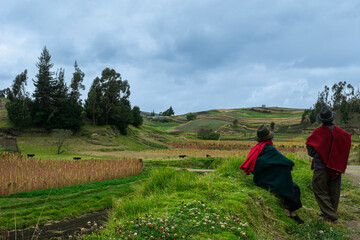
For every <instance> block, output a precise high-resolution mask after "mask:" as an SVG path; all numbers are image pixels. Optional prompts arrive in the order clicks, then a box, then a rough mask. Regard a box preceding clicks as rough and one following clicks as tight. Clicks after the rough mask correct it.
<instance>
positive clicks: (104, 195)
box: [0, 173, 147, 234]
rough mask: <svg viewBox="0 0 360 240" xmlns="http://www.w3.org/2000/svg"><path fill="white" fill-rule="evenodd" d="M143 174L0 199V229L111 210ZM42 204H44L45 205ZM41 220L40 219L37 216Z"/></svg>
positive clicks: (143, 177) (142, 177) (18, 194)
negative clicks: (116, 201)
mask: <svg viewBox="0 0 360 240" xmlns="http://www.w3.org/2000/svg"><path fill="white" fill-rule="evenodd" d="M146 177H147V174H146V173H143V174H140V175H137V176H133V177H127V178H120V179H114V180H108V181H101V182H94V183H88V184H79V185H74V186H68V187H62V188H53V189H44V190H37V191H31V192H23V193H17V194H12V195H10V196H7V197H0V206H1V208H0V230H1V233H3V234H4V233H6V231H7V230H8V229H14V228H15V216H16V225H17V228H18V229H19V228H24V227H28V226H34V225H35V224H36V223H37V221H38V220H39V221H40V224H44V223H46V222H49V221H55V220H63V219H66V218H72V217H76V216H80V215H82V214H85V213H88V212H94V211H98V210H102V209H106V208H112V207H113V200H114V199H119V198H121V197H123V196H126V195H128V194H129V193H131V192H132V191H134V190H133V189H134V188H133V185H134V183H135V182H139V181H140V180H143V179H145V178H146ZM45 202H46V204H45ZM41 212H42V214H41V218H40V219H39V217H40V213H41Z"/></svg>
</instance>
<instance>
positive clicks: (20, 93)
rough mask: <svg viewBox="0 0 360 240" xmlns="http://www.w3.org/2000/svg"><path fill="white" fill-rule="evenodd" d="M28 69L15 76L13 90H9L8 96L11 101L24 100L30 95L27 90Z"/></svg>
mask: <svg viewBox="0 0 360 240" xmlns="http://www.w3.org/2000/svg"><path fill="white" fill-rule="evenodd" d="M27 78H28V77H27V70H26V69H25V70H24V72H22V73H20V74H19V75H17V76H16V77H15V80H14V82H13V85H12V87H11V90H9V91H8V98H9V100H10V101H14V100H24V99H25V98H26V97H28V93H27V92H26V91H25V86H26V85H27Z"/></svg>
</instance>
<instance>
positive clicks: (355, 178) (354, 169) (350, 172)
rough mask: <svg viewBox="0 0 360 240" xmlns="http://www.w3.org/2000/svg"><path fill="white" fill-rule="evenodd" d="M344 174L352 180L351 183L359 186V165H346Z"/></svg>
mask: <svg viewBox="0 0 360 240" xmlns="http://www.w3.org/2000/svg"><path fill="white" fill-rule="evenodd" d="M345 176H348V177H349V178H350V179H351V180H352V184H353V185H355V186H358V187H360V165H349V166H347V168H346V171H345Z"/></svg>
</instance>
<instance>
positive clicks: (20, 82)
mask: <svg viewBox="0 0 360 240" xmlns="http://www.w3.org/2000/svg"><path fill="white" fill-rule="evenodd" d="M26 81H27V70H26V69H25V70H24V72H22V73H21V74H19V75H17V76H16V78H15V80H14V82H13V85H12V87H11V89H9V91H8V98H9V100H10V102H9V103H7V104H6V109H7V112H8V117H9V119H10V121H11V122H12V123H13V124H14V125H15V126H16V127H29V126H31V122H32V121H31V116H30V108H31V99H30V98H29V96H28V95H29V94H28V93H27V92H26V91H25V85H26Z"/></svg>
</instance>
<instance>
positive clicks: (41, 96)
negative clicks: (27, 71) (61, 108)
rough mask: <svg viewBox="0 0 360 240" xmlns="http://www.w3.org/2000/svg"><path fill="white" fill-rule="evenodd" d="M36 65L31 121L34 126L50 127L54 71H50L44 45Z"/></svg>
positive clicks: (48, 57)
mask: <svg viewBox="0 0 360 240" xmlns="http://www.w3.org/2000/svg"><path fill="white" fill-rule="evenodd" d="M36 67H37V68H38V73H37V74H36V80H33V83H34V86H35V91H34V94H33V96H34V109H33V112H32V115H33V121H34V124H35V125H36V126H39V127H45V128H47V129H51V124H50V121H49V117H50V114H51V113H52V112H53V110H54V108H53V106H52V99H51V97H52V96H53V92H54V79H53V75H54V73H53V72H52V71H51V68H52V67H53V64H52V63H51V55H50V53H49V51H48V50H47V48H46V47H44V48H43V51H42V53H41V55H40V57H39V62H37V63H36Z"/></svg>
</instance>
